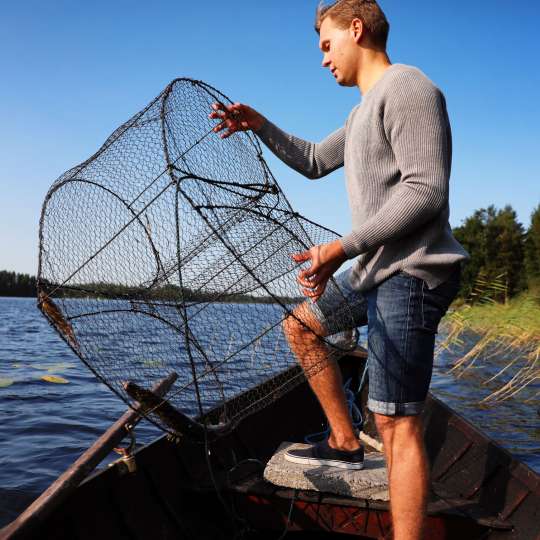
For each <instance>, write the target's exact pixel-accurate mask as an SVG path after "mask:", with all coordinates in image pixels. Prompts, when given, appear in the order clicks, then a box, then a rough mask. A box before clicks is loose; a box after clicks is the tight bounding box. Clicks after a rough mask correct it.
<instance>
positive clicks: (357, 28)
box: [350, 19, 364, 43]
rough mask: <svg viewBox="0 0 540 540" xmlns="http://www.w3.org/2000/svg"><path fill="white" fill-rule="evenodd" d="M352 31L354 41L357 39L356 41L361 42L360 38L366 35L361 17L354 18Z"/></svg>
mask: <svg viewBox="0 0 540 540" xmlns="http://www.w3.org/2000/svg"><path fill="white" fill-rule="evenodd" d="M350 31H351V36H352V38H353V39H354V41H356V43H360V40H361V39H362V36H363V35H364V23H363V22H362V21H361V19H353V20H352V22H351V27H350Z"/></svg>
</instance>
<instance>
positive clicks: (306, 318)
mask: <svg viewBox="0 0 540 540" xmlns="http://www.w3.org/2000/svg"><path fill="white" fill-rule="evenodd" d="M282 326H283V332H284V333H285V336H286V337H287V339H288V340H289V341H294V340H302V341H309V340H316V339H318V338H319V336H324V335H325V334H326V332H325V329H324V327H323V325H322V324H321V322H320V321H319V320H318V319H317V318H316V317H315V314H314V313H313V311H312V310H311V309H310V308H309V306H308V305H307V303H306V302H304V303H303V304H300V305H299V306H298V307H297V308H295V309H294V311H293V312H292V313H290V314H289V315H288V316H287V317H285V319H283V322H282Z"/></svg>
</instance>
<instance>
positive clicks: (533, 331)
mask: <svg viewBox="0 0 540 540" xmlns="http://www.w3.org/2000/svg"><path fill="white" fill-rule="evenodd" d="M505 283H506V279H505V275H504V274H501V275H499V276H496V278H494V279H492V280H487V279H486V278H485V277H484V276H480V277H479V278H478V279H477V280H476V282H475V285H474V288H473V291H472V293H471V295H470V296H469V298H467V299H465V300H457V301H456V302H454V304H453V305H452V306H451V307H450V309H449V310H448V313H447V314H446V316H445V317H444V319H443V321H442V323H441V325H442V327H443V328H444V329H445V330H446V332H447V335H446V337H445V339H444V340H443V341H442V343H440V344H439V346H438V348H437V352H436V354H440V353H441V352H442V351H444V350H448V351H452V350H453V349H455V348H457V347H462V348H463V347H464V346H465V339H464V338H465V335H466V334H468V335H470V334H471V333H472V334H473V335H474V336H475V337H476V338H477V341H476V343H475V344H474V346H473V347H472V348H471V349H470V350H468V351H467V352H466V353H465V354H464V355H463V356H462V357H461V358H460V359H459V360H458V361H457V362H455V363H454V364H453V366H452V368H451V369H450V370H449V371H448V373H453V374H454V375H455V376H456V377H457V378H459V377H461V376H463V374H464V373H465V372H466V371H467V370H468V369H470V368H471V367H472V366H473V365H474V364H475V363H476V364H480V365H481V363H482V362H489V361H490V359H491V358H493V357H497V358H501V357H504V356H507V357H508V362H507V363H506V364H505V365H504V367H502V368H501V369H500V370H499V371H498V372H497V373H496V374H495V375H493V376H490V377H489V378H486V379H485V380H484V381H483V383H482V384H483V385H488V384H490V383H493V381H497V383H498V388H496V389H495V390H494V391H492V392H491V393H490V394H489V395H488V396H486V397H484V398H483V399H481V400H480V401H479V403H488V402H489V403H498V402H502V401H505V400H507V399H509V398H511V397H513V396H515V395H516V394H518V393H519V392H521V391H523V390H524V389H525V388H526V387H528V386H529V385H531V384H532V383H534V382H535V381H538V380H540V362H539V358H540V289H539V288H535V289H531V290H529V291H526V292H523V293H521V294H519V295H518V296H516V297H514V298H511V299H509V298H508V296H507V290H506V286H505ZM501 300H502V301H501ZM503 355H504V356H503ZM512 368H513V369H512ZM505 374H506V375H505ZM533 394H534V395H532V397H530V398H527V399H526V400H525V403H528V402H533V401H535V400H537V399H538V396H539V394H540V392H536V393H533Z"/></svg>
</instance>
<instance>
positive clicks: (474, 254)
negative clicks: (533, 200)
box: [453, 204, 540, 301]
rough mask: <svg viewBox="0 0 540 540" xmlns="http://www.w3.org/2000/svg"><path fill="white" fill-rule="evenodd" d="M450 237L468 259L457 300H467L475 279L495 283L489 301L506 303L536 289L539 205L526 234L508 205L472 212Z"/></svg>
mask: <svg viewBox="0 0 540 540" xmlns="http://www.w3.org/2000/svg"><path fill="white" fill-rule="evenodd" d="M453 233H454V236H455V237H456V238H457V240H458V241H459V242H460V243H461V244H462V245H463V247H464V248H465V249H466V250H467V251H468V252H469V254H470V255H471V259H470V261H468V262H467V264H466V265H465V266H464V271H463V277H462V284H461V290H460V293H459V296H460V297H461V298H470V297H471V293H472V292H473V289H474V287H475V283H477V282H478V279H481V280H482V282H485V283H488V284H489V283H498V284H499V287H498V289H497V288H494V289H492V294H491V297H492V298H493V299H494V300H497V301H506V300H508V299H509V298H511V297H513V296H515V295H517V294H518V293H520V292H522V291H525V290H530V291H539V289H540V204H539V205H538V206H537V207H536V208H535V209H534V210H533V212H532V214H531V224H530V226H529V228H528V229H527V230H525V228H524V227H523V225H522V224H521V223H519V222H518V220H517V216H516V212H515V211H514V210H513V208H512V207H511V206H510V205H506V206H505V207H504V208H503V209H502V210H498V209H496V208H495V207H494V206H493V205H491V206H489V207H488V208H481V209H480V210H476V212H474V214H473V215H472V216H470V217H468V218H467V219H466V220H465V221H464V223H463V225H462V226H461V227H456V228H455V229H453Z"/></svg>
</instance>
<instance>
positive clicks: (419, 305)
mask: <svg viewBox="0 0 540 540" xmlns="http://www.w3.org/2000/svg"><path fill="white" fill-rule="evenodd" d="M350 272H351V270H350V269H348V270H345V271H343V272H341V273H339V274H337V275H336V276H334V280H335V281H336V284H337V285H338V287H339V290H340V291H341V292H339V290H338V289H337V288H336V287H335V286H330V287H328V286H327V287H326V289H325V291H324V293H323V294H322V296H321V297H320V298H319V299H318V300H317V302H315V303H314V304H309V305H310V307H311V309H312V310H313V312H314V313H315V315H316V316H317V318H318V319H319V321H320V322H321V323H322V325H323V326H324V327H325V329H326V331H327V332H328V335H332V334H335V333H337V332H340V331H343V330H350V329H351V328H354V327H358V326H363V325H365V324H367V326H368V378H369V391H368V402H367V406H368V408H369V409H370V410H371V411H373V412H375V413H379V414H384V415H390V416H398V415H416V414H420V413H421V412H422V409H423V406H424V403H425V400H426V397H427V393H428V389H429V385H430V382H431V374H432V370H433V355H434V350H435V335H436V334H437V331H438V327H439V322H440V320H441V318H442V317H443V315H444V314H445V313H446V311H447V309H448V307H449V305H450V304H451V303H452V301H453V300H454V298H455V297H456V296H457V293H458V290H459V286H460V279H461V264H460V263H458V264H456V266H455V269H454V270H453V271H452V272H451V275H450V276H449V277H448V278H447V280H446V281H445V282H443V283H441V284H440V285H438V286H437V287H435V288H434V289H431V290H430V289H428V286H427V283H426V282H425V281H424V280H423V279H420V278H417V277H415V276H412V275H410V274H408V273H407V272H405V271H400V272H398V273H396V274H394V275H392V276H390V277H389V278H387V279H386V280H385V281H383V282H382V283H380V284H378V285H377V286H376V287H374V288H373V289H370V290H369V291H364V292H359V291H356V290H355V289H353V288H352V287H351V285H350V280H349V277H350ZM344 303H347V304H348V305H349V306H350V307H349V309H350V310H351V311H352V315H351V316H350V317H343V316H340V317H337V316H335V315H334V316H333V314H336V313H340V312H341V313H343V311H344V309H343V308H344Z"/></svg>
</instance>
